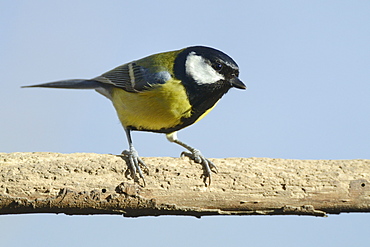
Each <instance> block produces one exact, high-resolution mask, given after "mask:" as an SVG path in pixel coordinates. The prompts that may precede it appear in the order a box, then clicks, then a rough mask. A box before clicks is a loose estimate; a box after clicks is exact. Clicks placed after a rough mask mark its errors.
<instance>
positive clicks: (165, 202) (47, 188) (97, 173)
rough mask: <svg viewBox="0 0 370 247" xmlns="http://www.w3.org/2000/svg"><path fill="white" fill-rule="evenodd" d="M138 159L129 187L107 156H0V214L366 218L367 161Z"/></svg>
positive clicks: (120, 166) (121, 168)
mask: <svg viewBox="0 0 370 247" xmlns="http://www.w3.org/2000/svg"><path fill="white" fill-rule="evenodd" d="M211 160H212V161H213V162H214V163H215V165H216V166H217V167H218V171H219V172H218V173H217V174H213V176H212V184H211V186H210V187H205V185H204V183H203V181H202V179H201V178H200V177H201V174H202V168H201V165H199V164H195V163H193V162H190V161H189V160H188V159H187V158H144V162H146V164H147V165H148V166H149V169H150V171H149V174H147V175H146V176H145V180H146V186H145V187H143V184H142V181H140V180H139V181H137V182H134V180H133V179H132V178H131V176H130V174H128V173H127V167H126V164H125V162H124V161H123V160H122V158H120V157H117V156H115V155H109V154H87V153H74V154H59V153H0V170H1V171H0V174H1V175H0V214H22V213H64V214H69V215H75V214H122V215H124V216H126V217H138V216H151V215H191V216H196V217H201V216H205V215H314V216H326V215H327V214H328V213H330V214H339V213H341V212H369V211H370V183H369V181H370V160H288V159H270V158H227V159H211Z"/></svg>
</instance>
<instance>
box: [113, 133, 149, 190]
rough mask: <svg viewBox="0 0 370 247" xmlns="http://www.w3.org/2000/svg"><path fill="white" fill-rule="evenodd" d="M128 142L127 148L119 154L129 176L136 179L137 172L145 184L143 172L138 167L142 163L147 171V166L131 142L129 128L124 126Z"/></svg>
mask: <svg viewBox="0 0 370 247" xmlns="http://www.w3.org/2000/svg"><path fill="white" fill-rule="evenodd" d="M125 132H126V136H127V140H128V144H129V149H128V150H124V151H122V154H121V155H119V156H120V157H121V158H122V159H124V160H125V161H126V163H127V166H128V168H129V171H130V175H131V177H132V178H133V179H134V180H136V173H138V174H139V178H141V179H142V180H143V182H144V186H145V179H144V175H143V172H142V170H141V168H140V165H142V166H143V167H144V168H145V170H146V172H148V171H149V169H148V167H147V166H146V165H145V163H144V161H143V160H142V159H141V158H140V157H139V154H138V152H137V151H136V149H135V148H134V145H133V144H132V139H131V134H130V130H129V129H126V128H125Z"/></svg>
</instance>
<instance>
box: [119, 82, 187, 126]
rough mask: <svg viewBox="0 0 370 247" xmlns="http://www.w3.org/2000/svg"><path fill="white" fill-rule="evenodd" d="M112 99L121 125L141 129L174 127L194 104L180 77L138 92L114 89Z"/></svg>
mask: <svg viewBox="0 0 370 247" xmlns="http://www.w3.org/2000/svg"><path fill="white" fill-rule="evenodd" d="M112 101H113V105H114V107H115V108H116V111H117V114H118V117H119V119H120V121H121V123H122V125H123V126H125V127H126V126H133V127H135V128H137V129H138V130H140V129H147V130H159V129H163V128H171V127H174V126H176V125H178V124H180V123H181V118H183V117H185V118H186V117H190V115H191V105H190V103H189V100H188V97H187V95H186V92H185V88H184V86H183V85H182V84H181V82H180V81H179V80H170V81H168V82H166V83H165V84H156V85H155V86H153V88H151V89H150V90H145V91H141V92H137V93H130V92H126V91H125V90H123V89H120V88H114V89H113V91H112Z"/></svg>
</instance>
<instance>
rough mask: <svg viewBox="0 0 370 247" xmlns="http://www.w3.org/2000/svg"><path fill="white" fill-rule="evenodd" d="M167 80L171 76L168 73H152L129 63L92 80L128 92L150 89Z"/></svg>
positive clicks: (133, 63)
mask: <svg viewBox="0 0 370 247" xmlns="http://www.w3.org/2000/svg"><path fill="white" fill-rule="evenodd" d="M169 79H171V74H170V73H169V72H168V71H160V72H155V73H152V72H150V70H149V69H147V68H145V67H143V66H139V65H137V64H136V63H135V62H131V63H127V64H124V65H121V66H118V67H117V68H114V69H112V70H110V71H108V72H106V73H104V74H102V75H101V76H98V77H96V78H94V79H93V80H95V81H99V82H101V83H104V84H109V85H112V86H114V87H118V88H122V89H123V90H125V91H128V92H140V91H144V90H148V89H150V88H151V87H152V86H153V85H155V84H163V83H165V82H166V81H168V80H169Z"/></svg>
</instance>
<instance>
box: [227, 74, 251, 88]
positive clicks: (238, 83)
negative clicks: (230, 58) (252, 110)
mask: <svg viewBox="0 0 370 247" xmlns="http://www.w3.org/2000/svg"><path fill="white" fill-rule="evenodd" d="M230 83H231V86H232V87H236V88H239V89H246V88H247V86H246V85H244V83H243V82H242V81H241V80H240V79H239V78H238V77H236V76H235V77H234V78H232V79H231V80H230Z"/></svg>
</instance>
